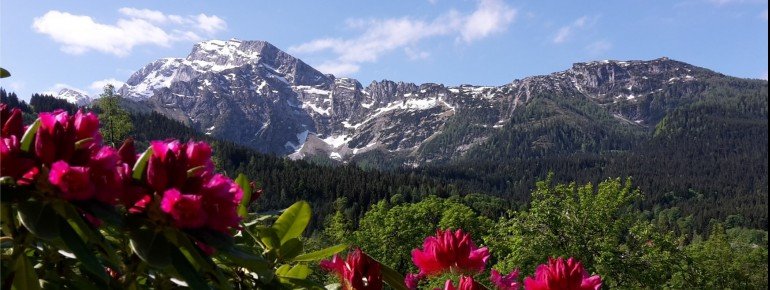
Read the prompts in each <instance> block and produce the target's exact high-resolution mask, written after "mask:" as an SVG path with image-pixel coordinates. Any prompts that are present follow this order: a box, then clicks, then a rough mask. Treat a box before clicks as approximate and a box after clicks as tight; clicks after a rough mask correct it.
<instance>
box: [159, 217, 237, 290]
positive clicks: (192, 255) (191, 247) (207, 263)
mask: <svg viewBox="0 0 770 290" xmlns="http://www.w3.org/2000/svg"><path fill="white" fill-rule="evenodd" d="M163 235H164V236H165V237H166V239H167V240H168V241H169V242H171V244H173V245H175V246H177V247H178V248H179V251H180V252H181V253H182V255H184V256H185V258H187V261H188V262H190V263H191V264H192V266H193V267H195V269H198V270H199V271H203V272H205V273H208V274H211V275H212V277H211V278H212V280H213V281H214V282H215V284H216V288H217V289H231V287H230V283H229V282H228V281H227V278H225V277H224V275H223V274H222V272H221V271H219V268H217V267H216V265H214V263H213V261H211V258H209V257H208V256H203V255H201V254H202V252H201V251H200V250H199V249H198V246H196V245H195V244H193V242H192V241H190V239H189V238H188V237H187V236H186V235H185V234H183V233H182V232H180V231H179V230H177V229H171V228H167V229H166V230H164V231H163Z"/></svg>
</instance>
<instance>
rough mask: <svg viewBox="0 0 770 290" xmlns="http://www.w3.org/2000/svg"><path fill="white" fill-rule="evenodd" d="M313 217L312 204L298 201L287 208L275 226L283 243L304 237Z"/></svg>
mask: <svg viewBox="0 0 770 290" xmlns="http://www.w3.org/2000/svg"><path fill="white" fill-rule="evenodd" d="M311 215H312V211H311V209H310V204H308V203H307V202H305V201H298V202H296V203H294V204H293V205H292V206H290V207H289V208H287V209H286V210H285V211H284V212H283V213H282V214H281V216H279V217H278V220H276V221H275V223H274V224H273V228H274V229H275V233H276V235H278V238H279V239H280V241H281V243H285V242H286V241H288V240H291V239H293V238H296V237H299V236H300V235H302V232H304V231H305V228H306V227H307V225H308V223H309V222H310V216H311Z"/></svg>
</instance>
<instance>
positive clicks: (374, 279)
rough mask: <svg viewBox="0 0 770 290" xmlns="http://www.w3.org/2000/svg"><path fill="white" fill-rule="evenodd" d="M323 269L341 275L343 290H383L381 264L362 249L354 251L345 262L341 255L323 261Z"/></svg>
mask: <svg viewBox="0 0 770 290" xmlns="http://www.w3.org/2000/svg"><path fill="white" fill-rule="evenodd" d="M321 268H324V269H325V270H327V271H331V272H335V273H336V274H337V275H339V277H340V280H342V289H345V290H369V289H371V290H380V289H382V273H381V270H380V263H378V262H377V261H375V260H374V259H372V258H370V257H369V256H367V255H366V254H365V253H364V252H362V251H361V249H355V250H353V252H351V253H349V254H348V256H347V259H345V260H343V259H341V258H340V257H339V255H334V257H332V259H331V260H323V261H321Z"/></svg>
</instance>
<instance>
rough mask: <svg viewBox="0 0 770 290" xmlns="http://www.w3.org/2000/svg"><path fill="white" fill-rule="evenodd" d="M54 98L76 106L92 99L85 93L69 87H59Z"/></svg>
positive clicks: (83, 104) (85, 103) (87, 102)
mask: <svg viewBox="0 0 770 290" xmlns="http://www.w3.org/2000/svg"><path fill="white" fill-rule="evenodd" d="M56 98H59V99H62V100H65V101H67V102H69V103H71V104H75V105H78V106H85V105H88V104H90V103H91V101H93V100H92V99H91V97H89V96H88V95H87V94H86V93H84V92H81V91H77V90H73V89H69V88H63V89H61V90H60V91H59V93H58V94H57V95H56Z"/></svg>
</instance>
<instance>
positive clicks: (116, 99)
mask: <svg viewBox="0 0 770 290" xmlns="http://www.w3.org/2000/svg"><path fill="white" fill-rule="evenodd" d="M121 99H122V97H121V96H120V95H117V94H115V87H114V86H113V85H111V84H108V85H106V86H104V92H103V93H102V94H101V98H100V99H99V102H98V108H99V111H100V114H99V120H101V123H102V124H101V125H102V136H103V137H104V139H105V142H106V143H107V144H112V145H113V146H116V145H120V144H121V143H122V142H123V140H124V139H125V138H127V137H128V136H129V134H131V131H133V129H134V126H133V124H132V123H131V116H130V115H129V114H128V112H127V111H126V110H124V109H123V108H121V107H120V103H121Z"/></svg>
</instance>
